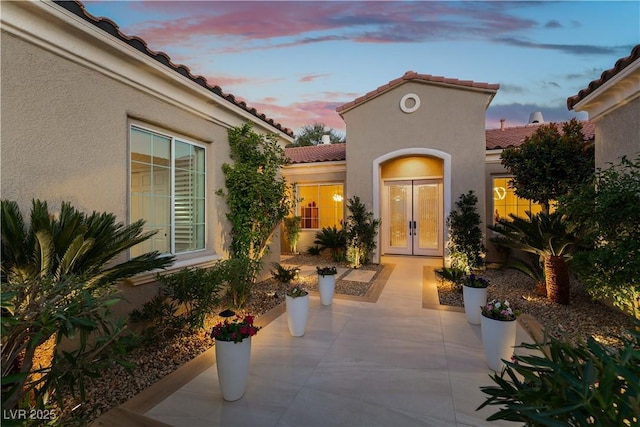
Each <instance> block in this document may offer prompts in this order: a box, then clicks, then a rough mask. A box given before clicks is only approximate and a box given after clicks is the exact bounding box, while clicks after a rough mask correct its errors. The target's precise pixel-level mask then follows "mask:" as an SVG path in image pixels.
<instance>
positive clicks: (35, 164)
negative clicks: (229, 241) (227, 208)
mask: <svg viewBox="0 0 640 427" xmlns="http://www.w3.org/2000/svg"><path fill="white" fill-rule="evenodd" d="M2 52H3V55H2V197H3V198H6V199H13V200H16V201H17V202H18V203H19V204H20V206H21V208H22V209H23V210H25V211H27V210H28V208H29V206H30V201H31V199H32V198H39V199H43V200H47V201H48V202H49V203H50V207H51V208H53V209H56V208H59V206H60V202H61V201H63V200H64V201H69V202H71V203H72V204H73V205H74V206H75V207H76V208H78V209H80V210H82V211H89V212H90V211H93V210H96V211H108V212H112V213H114V214H115V215H116V216H117V218H118V220H120V221H124V222H127V221H128V213H127V212H128V209H127V207H128V191H129V189H128V180H129V157H128V144H127V140H128V127H129V122H130V119H136V120H137V123H142V124H149V125H152V126H156V127H160V128H162V129H164V130H166V131H169V132H174V133H178V134H181V135H184V136H186V137H189V138H191V139H192V140H195V141H197V142H201V143H203V144H204V145H205V146H206V147H207V161H208V170H207V191H208V193H207V196H208V206H207V209H208V213H209V218H210V220H211V222H210V227H209V232H208V241H209V243H210V247H211V249H213V250H215V251H219V252H221V251H222V248H223V243H224V241H223V236H224V234H225V233H223V230H222V225H223V223H225V222H226V219H225V218H224V217H223V214H224V210H223V206H224V202H223V201H222V200H220V197H218V196H216V195H214V194H213V192H214V191H215V190H216V189H217V188H218V187H220V186H221V185H224V181H223V175H222V171H221V165H222V163H223V162H224V161H229V160H228V159H229V156H228V151H229V148H228V144H227V136H226V129H225V128H223V127H222V126H219V125H216V124H214V123H211V122H209V121H207V120H204V119H202V118H199V117H197V116H194V115H191V114H189V113H188V112H186V111H184V110H181V109H178V108H175V107H173V106H171V105H169V104H167V103H163V102H161V101H160V100H158V99H156V98H154V97H152V96H149V95H147V94H144V93H140V92H138V91H136V90H134V89H133V88H131V87H129V86H125V85H123V84H121V83H119V82H116V81H114V80H112V79H110V78H108V77H106V76H104V75H101V74H99V73H97V72H95V71H92V70H88V69H86V68H84V67H82V66H80V65H77V64H74V63H71V62H69V61H67V60H65V59H62V58H60V57H58V56H55V55H53V54H51V53H49V52H46V51H44V50H41V49H40V48H38V47H35V46H33V45H31V44H28V43H25V42H23V41H21V40H18V39H16V38H15V37H13V36H11V35H7V34H3V35H2ZM221 202H222V205H221Z"/></svg>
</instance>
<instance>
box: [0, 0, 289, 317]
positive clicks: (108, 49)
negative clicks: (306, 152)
mask: <svg viewBox="0 0 640 427" xmlns="http://www.w3.org/2000/svg"><path fill="white" fill-rule="evenodd" d="M1 7H2V10H1V12H2V13H1V23H2V37H1V49H2V70H1V72H2V75H1V78H2V182H1V191H2V197H3V198H4V199H10V200H15V201H16V202H17V203H18V204H19V206H20V208H21V210H22V211H23V214H26V215H28V212H29V209H30V207H31V200H32V199H41V200H46V201H47V202H49V207H50V209H59V206H60V203H61V202H62V201H67V202H70V203H71V204H72V205H73V206H74V207H76V208H77V209H79V210H81V211H85V212H92V211H98V212H102V211H106V212H111V213H114V214H115V215H116V217H117V219H118V220H119V221H122V222H125V223H128V222H133V221H136V220H138V219H140V218H143V219H145V220H146V221H147V224H146V226H147V227H148V228H149V229H155V230H159V232H158V233H157V234H156V235H155V236H154V238H153V240H152V241H149V242H148V243H147V244H146V245H145V246H144V247H139V248H136V249H134V250H132V255H136V254H137V253H141V252H146V251H148V250H159V251H160V252H163V253H171V254H174V255H175V256H176V263H175V265H174V268H175V269H178V268H181V267H185V266H206V265H210V264H211V263H213V262H215V261H216V260H218V259H220V258H222V257H225V255H226V253H227V251H226V248H227V245H228V243H229V242H227V241H226V240H225V239H226V236H228V234H229V230H230V225H229V223H228V221H227V219H226V217H225V214H226V213H227V212H226V204H225V203H224V200H223V199H222V198H221V197H219V196H216V195H215V191H216V190H217V189H219V188H222V187H224V175H223V173H222V165H223V164H224V163H225V162H229V161H230V159H229V146H228V140H227V129H229V128H231V127H235V126H240V125H242V124H244V123H247V122H251V123H253V126H254V130H255V131H257V132H260V133H275V134H277V135H278V138H279V141H280V142H281V143H282V144H283V145H285V144H287V143H290V142H292V141H293V134H292V132H291V131H290V130H289V129H286V128H284V127H282V126H281V125H280V124H278V123H275V122H274V121H273V120H271V119H269V118H267V117H265V116H264V115H263V114H261V113H259V112H257V111H256V110H255V109H252V108H250V107H248V106H247V105H246V104H245V103H244V102H239V101H237V100H236V99H235V97H234V96H233V95H230V94H225V93H223V92H222V90H221V89H220V88H219V87H217V86H212V85H210V84H209V83H208V82H207V81H206V80H205V79H204V78H203V77H199V76H194V75H193V74H191V72H190V70H189V69H188V68H187V67H185V66H183V65H176V64H174V63H173V62H171V59H170V58H169V57H168V56H167V55H165V54H164V53H157V52H154V51H152V50H151V49H150V48H149V47H148V46H147V45H146V44H145V42H144V41H143V40H141V39H139V38H137V37H130V36H127V35H125V34H123V33H122V32H121V31H120V30H119V29H118V27H117V26H116V25H115V24H114V23H113V22H111V21H109V20H108V19H102V18H96V17H93V16H91V15H90V14H89V13H88V12H87V11H86V10H85V9H84V7H83V6H82V5H81V4H80V3H76V2H44V1H34V2H2V4H1ZM279 250H280V248H279V246H278V242H277V241H276V242H275V247H274V252H276V253H279ZM152 278H153V276H152V275H146V276H144V277H139V278H136V280H135V282H132V283H129V284H123V285H122V289H123V290H124V291H125V297H126V299H127V300H128V301H129V302H130V303H131V304H132V305H137V304H139V303H140V302H143V301H146V300H148V299H149V298H150V296H152V295H153V294H154V293H155V290H156V288H155V287H154V286H153V285H152V286H135V285H139V284H143V283H147V282H151V281H152ZM128 311H129V309H128V308H127V307H124V308H123V309H122V312H123V313H127V312H128Z"/></svg>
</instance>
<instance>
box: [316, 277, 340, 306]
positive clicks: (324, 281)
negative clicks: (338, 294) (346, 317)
mask: <svg viewBox="0 0 640 427" xmlns="http://www.w3.org/2000/svg"><path fill="white" fill-rule="evenodd" d="M335 290H336V275H335V274H328V275H325V276H322V275H320V274H318V291H319V292H320V303H321V304H322V305H331V303H332V302H333V293H334V292H335Z"/></svg>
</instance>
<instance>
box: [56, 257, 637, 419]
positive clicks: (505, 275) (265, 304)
mask: <svg viewBox="0 0 640 427" xmlns="http://www.w3.org/2000/svg"><path fill="white" fill-rule="evenodd" d="M282 264H283V265H286V266H287V267H289V266H296V265H321V266H330V265H336V266H343V267H344V266H346V265H344V264H339V263H334V262H332V261H331V260H330V259H328V258H320V257H318V256H309V255H298V256H296V257H293V258H289V259H287V260H286V261H283V263H282ZM383 268H384V266H383V265H369V266H364V267H363V269H373V270H376V271H377V273H376V274H375V275H374V277H373V279H372V280H371V281H369V282H354V281H347V280H343V279H340V277H341V276H339V277H338V278H337V280H336V294H338V295H339V294H343V295H352V296H363V295H365V294H366V292H367V291H368V290H369V287H370V286H371V284H372V283H373V282H374V281H375V279H376V278H377V277H378V275H379V274H380V273H381V272H382V270H383ZM483 276H484V277H487V278H488V279H489V280H490V281H491V284H490V286H489V289H488V295H489V298H501V299H508V300H509V301H510V302H511V303H512V305H513V306H514V307H515V308H516V309H518V310H520V311H521V312H522V313H527V314H530V315H532V316H533V317H535V318H536V319H537V320H538V321H539V322H540V323H541V324H542V325H546V326H547V327H548V328H549V332H550V333H553V334H555V335H559V334H561V333H563V332H565V333H566V334H567V336H568V339H570V340H572V341H575V340H579V339H586V338H587V337H588V336H590V335H593V336H595V337H597V338H598V339H599V340H601V341H604V342H607V343H611V342H612V341H611V340H610V338H609V337H610V336H611V335H618V334H619V333H621V332H622V331H624V330H625V329H628V328H630V327H631V326H632V322H631V319H630V318H629V317H628V316H625V315H624V314H622V313H620V312H618V311H616V310H614V309H612V308H610V307H607V306H605V305H603V304H600V303H596V302H592V301H591V299H590V298H589V297H588V296H587V295H586V294H585V293H584V291H583V290H582V289H581V286H580V284H579V283H577V282H575V281H573V282H572V292H571V300H572V304H571V305H569V306H561V305H559V304H554V303H551V302H549V301H547V300H546V299H544V298H541V297H539V296H536V295H535V294H534V292H533V281H532V280H531V279H530V278H528V277H527V276H526V275H524V274H522V273H520V272H518V271H515V270H497V269H488V270H487V271H486V272H485V273H483ZM304 284H305V287H307V289H309V290H311V291H316V290H317V280H315V281H314V280H313V279H312V280H308V281H305V282H304ZM286 288H287V285H285V284H282V283H280V282H278V281H276V280H274V279H268V280H265V281H263V282H261V283H259V284H258V285H256V287H255V288H254V290H253V292H252V296H251V299H250V300H249V303H248V307H247V309H246V311H247V312H249V313H252V314H254V315H255V316H257V317H259V316H260V315H263V314H264V313H267V312H268V311H269V310H271V309H272V308H274V307H276V306H278V305H279V304H281V303H283V302H284V296H285V291H286ZM438 294H439V297H440V304H441V305H450V306H458V307H462V306H463V304H462V293H461V292H459V291H458V290H456V289H454V287H453V286H451V284H449V283H447V282H439V283H438ZM223 308H226V307H222V306H221V307H220V310H222V309H223ZM219 320H220V318H219V317H217V316H216V315H213V316H210V317H209V318H208V319H207V326H206V328H205V330H203V331H200V332H197V333H192V334H180V335H177V336H173V337H170V338H167V339H162V340H156V341H157V343H155V344H154V345H151V346H145V347H141V348H138V349H136V350H134V351H133V352H132V353H130V354H129V355H128V356H127V360H129V361H132V362H135V363H136V365H137V368H136V369H135V371H134V372H133V374H130V373H128V372H127V371H126V370H125V369H124V368H122V367H120V366H114V367H113V368H111V369H109V370H107V371H105V372H104V373H103V375H102V377H101V378H98V379H93V380H89V383H88V387H87V390H86V392H87V396H86V399H85V400H83V401H81V400H80V399H79V396H78V397H76V398H70V399H69V401H70V405H69V407H74V406H76V405H80V406H78V407H77V409H76V410H75V411H74V414H73V416H72V417H71V419H69V418H68V419H67V420H65V421H64V423H63V424H64V425H72V424H83V423H86V422H87V421H88V422H91V421H92V420H94V419H95V418H97V417H99V416H100V415H101V414H102V413H104V412H106V411H108V410H110V409H112V408H114V407H116V406H119V405H121V404H122V403H124V402H126V401H127V400H129V399H131V398H132V397H134V396H135V395H136V394H138V393H140V392H141V391H142V390H144V389H146V388H147V387H149V386H151V385H152V384H153V383H155V382H156V381H158V380H160V379H162V378H163V377H164V376H166V375H168V374H170V373H171V372H173V371H175V370H176V369H178V368H179V367H180V366H182V365H184V364H185V363H186V362H188V361H189V360H191V359H193V358H195V357H196V356H198V355H200V354H201V353H203V352H204V351H206V350H207V349H209V348H211V347H212V346H213V344H214V341H213V340H212V339H211V338H210V337H209V335H208V331H209V330H210V329H211V327H212V326H213V325H214V324H215V323H217V322H218V321H219ZM67 416H69V415H67Z"/></svg>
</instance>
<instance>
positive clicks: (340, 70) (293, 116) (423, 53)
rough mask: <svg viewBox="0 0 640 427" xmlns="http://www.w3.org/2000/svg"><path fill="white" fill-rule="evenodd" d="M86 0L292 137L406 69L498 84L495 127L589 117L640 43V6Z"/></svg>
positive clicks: (335, 122)
mask: <svg viewBox="0 0 640 427" xmlns="http://www.w3.org/2000/svg"><path fill="white" fill-rule="evenodd" d="M84 4H85V6H86V8H87V11H88V12H89V13H91V14H93V15H95V16H98V17H106V18H109V19H111V20H112V21H114V22H115V23H116V24H117V25H118V26H119V27H120V30H121V31H122V32H124V33H125V34H127V35H129V36H133V35H135V36H138V37H141V38H142V39H143V40H145V41H146V42H147V44H148V46H149V48H151V49H152V50H155V51H163V52H165V53H166V54H168V55H169V56H170V57H171V59H172V60H173V62H174V63H176V64H184V65H186V66H187V67H188V68H189V69H190V70H191V72H192V73H193V74H194V75H202V76H204V77H205V78H206V79H207V80H208V81H209V83H210V84H212V85H218V86H220V87H222V89H223V91H224V92H226V93H232V94H233V95H235V96H236V98H239V99H241V100H244V101H245V102H247V104H248V105H249V106H251V107H255V108H257V109H258V111H260V112H262V113H264V114H266V115H267V116H268V117H270V118H273V119H274V120H276V121H277V122H279V123H281V124H282V125H283V126H285V127H288V128H290V129H292V130H293V131H294V132H297V131H298V130H299V129H300V128H301V127H302V126H304V125H306V124H311V123H314V122H322V123H325V124H326V125H327V126H328V127H331V128H334V129H336V130H338V131H339V132H341V133H344V131H345V124H344V122H343V121H342V119H341V118H340V116H339V115H338V114H337V113H336V112H335V109H336V107H338V106H340V105H342V104H344V103H346V102H350V101H352V100H354V99H355V98H357V97H359V96H362V95H364V94H365V93H367V92H369V91H372V90H374V89H376V88H377V87H378V86H382V85H384V84H386V83H388V82H389V81H390V80H393V79H396V78H398V77H401V76H402V75H403V74H404V73H405V72H406V71H409V70H411V71H415V72H418V73H423V74H431V75H435V76H444V77H449V78H457V79H461V80H473V81H476V82H484V83H498V84H500V87H501V88H500V90H499V91H498V94H497V95H496V97H495V98H494V99H493V101H492V103H491V106H490V107H489V109H488V110H487V123H486V127H487V128H488V129H491V128H496V127H499V124H500V119H501V118H505V119H506V124H507V126H521V125H525V124H526V123H527V120H528V118H529V114H530V113H531V112H533V111H542V112H543V114H544V118H545V121H547V122H549V121H562V120H567V119H570V118H572V117H578V118H579V119H586V118H587V116H586V115H585V114H584V113H575V112H573V111H568V110H567V107H566V99H567V97H569V96H573V95H575V94H576V93H577V92H578V91H579V90H580V89H583V88H585V87H587V85H588V84H589V82H591V81H592V80H595V79H597V78H599V77H600V75H601V74H602V72H603V71H605V70H607V69H609V68H612V67H613V66H614V64H615V62H616V61H617V60H618V59H620V58H622V57H625V56H627V55H629V53H630V52H631V49H632V48H633V46H634V45H636V44H638V43H640V2H638V1H620V2H616V1H601V2H599V1H586V2H583V1H569V2H556V1H538V2H503V1H480V2H475V1H456V2H440V1H416V2H413V1H277V2H276V1H254V2H250V1H191V2H190V1H133V2H124V1H106V2H93V1H92V2H85V3H84Z"/></svg>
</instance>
